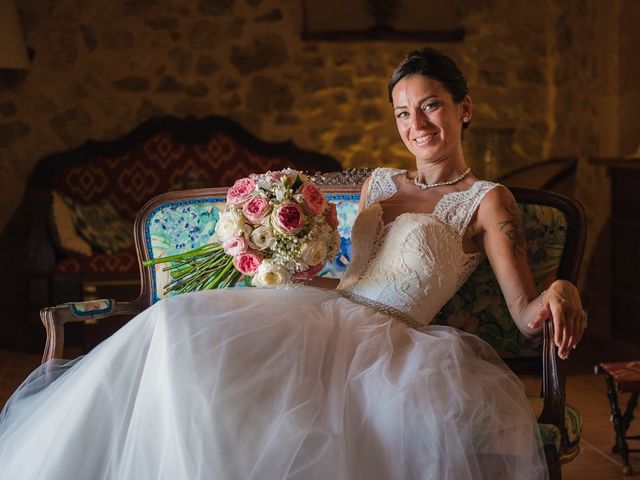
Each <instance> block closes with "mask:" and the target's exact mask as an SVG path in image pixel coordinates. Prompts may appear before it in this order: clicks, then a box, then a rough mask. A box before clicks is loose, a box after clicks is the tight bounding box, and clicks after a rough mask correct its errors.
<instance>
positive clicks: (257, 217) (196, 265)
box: [145, 169, 340, 293]
mask: <svg viewBox="0 0 640 480" xmlns="http://www.w3.org/2000/svg"><path fill="white" fill-rule="evenodd" d="M337 227H338V217H337V212H336V207H335V205H334V204H332V203H330V202H327V199H326V198H325V196H324V195H323V194H322V192H321V191H320V189H319V188H318V187H317V186H316V185H315V184H314V183H313V182H312V181H311V180H310V179H309V177H307V176H306V175H304V174H303V173H302V172H299V171H296V170H292V169H285V170H282V171H278V172H267V173H264V174H260V175H256V174H252V175H250V176H249V177H246V178H241V179H240V180H237V181H236V182H235V184H234V185H233V186H232V187H231V188H229V190H228V191H227V204H226V208H225V210H224V212H223V213H222V214H221V215H220V218H219V219H218V222H217V224H216V228H215V234H214V236H213V238H212V241H213V243H210V244H207V245H204V246H202V247H199V248H196V249H195V250H191V251H189V252H184V253H180V254H178V255H173V256H170V257H164V258H158V259H154V260H150V261H148V262H145V265H151V264H157V263H169V264H170V265H169V266H168V267H166V270H168V271H169V273H170V275H171V279H172V280H171V282H170V283H169V284H168V285H166V286H165V291H166V293H169V292H174V293H185V292H191V291H197V290H205V289H211V288H224V287H228V286H233V285H235V284H236V283H237V282H238V281H239V280H241V279H244V282H245V284H247V285H253V286H257V287H271V286H276V285H282V284H286V283H291V282H295V281H302V280H306V279H310V278H312V277H313V276H314V275H315V274H316V273H318V272H320V270H322V268H323V266H324V264H325V263H326V262H327V261H328V260H331V259H333V258H334V257H335V256H336V255H337V253H338V252H339V249H340V235H339V234H338V232H337Z"/></svg>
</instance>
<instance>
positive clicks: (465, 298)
mask: <svg viewBox="0 0 640 480" xmlns="http://www.w3.org/2000/svg"><path fill="white" fill-rule="evenodd" d="M519 207H520V210H521V212H522V215H523V220H524V223H525V227H526V231H527V238H528V242H527V253H528V257H529V263H530V265H532V269H533V276H534V280H535V281H536V284H537V285H538V287H539V288H540V289H542V288H546V286H548V285H549V284H550V283H551V282H552V281H553V280H554V279H555V277H556V273H557V270H558V266H559V264H560V259H561V257H562V250H563V245H564V240H565V236H566V231H567V228H566V227H567V225H566V221H565V218H564V215H563V214H562V212H560V211H559V210H557V209H555V208H553V207H546V206H541V205H529V204H520V205H519ZM434 322H435V323H436V324H440V325H450V326H453V327H456V328H460V329H462V330H465V331H468V332H470V333H474V334H476V335H478V336H479V337H480V338H482V339H484V340H485V341H487V342H488V343H489V344H490V345H491V346H493V347H494V348H495V349H496V350H497V351H498V353H499V354H500V355H501V356H502V357H537V356H539V355H540V344H539V341H531V340H528V339H527V338H525V337H524V336H523V335H522V334H521V333H520V331H519V330H518V327H516V325H515V323H514V322H513V320H512V319H511V315H510V314H509V310H508V309H507V305H506V303H505V301H504V298H503V296H502V293H501V291H500V286H499V285H498V282H497V281H496V279H495V277H494V275H493V272H492V270H491V265H489V262H488V261H487V260H484V261H483V262H482V263H481V264H480V266H479V267H478V269H477V270H476V271H475V272H474V273H473V274H472V275H471V277H469V279H468V280H467V281H466V282H465V284H464V285H463V286H462V288H461V289H460V290H459V291H458V292H457V293H456V295H455V296H454V297H453V298H452V299H451V300H450V301H449V302H448V303H447V304H446V305H445V306H444V307H443V309H442V310H441V311H440V313H439V314H438V315H437V316H436V319H435V321H434Z"/></svg>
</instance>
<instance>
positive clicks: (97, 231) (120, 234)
mask: <svg viewBox="0 0 640 480" xmlns="http://www.w3.org/2000/svg"><path fill="white" fill-rule="evenodd" d="M61 197H62V199H63V200H64V202H65V203H66V204H67V206H68V207H69V209H70V210H71V212H72V214H73V223H74V226H75V229H76V232H77V233H78V234H79V235H80V236H81V237H82V238H84V239H85V240H86V241H87V242H88V243H89V244H90V245H91V246H92V247H93V248H95V249H96V250H98V251H102V252H105V253H108V254H113V253H115V252H118V251H120V250H125V249H127V248H129V247H131V246H133V223H132V222H128V221H126V220H124V219H123V218H122V217H121V216H120V214H119V213H118V212H117V211H116V209H115V208H114V206H113V205H112V204H111V203H109V201H107V200H103V201H100V202H97V203H89V204H84V203H80V202H76V201H75V200H73V199H71V198H69V197H66V196H64V195H61Z"/></svg>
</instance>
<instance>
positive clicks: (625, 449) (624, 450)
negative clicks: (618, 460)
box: [605, 374, 637, 475]
mask: <svg viewBox="0 0 640 480" xmlns="http://www.w3.org/2000/svg"><path fill="white" fill-rule="evenodd" d="M605 377H606V379H607V395H608V396H609V403H610V404H611V422H612V423H613V429H614V431H615V433H616V443H615V445H614V446H613V447H612V448H611V451H612V452H613V453H617V454H620V456H621V457H622V463H623V466H622V473H623V475H631V474H632V473H633V469H632V468H631V464H630V463H629V446H628V445H627V440H626V431H627V428H629V425H628V424H625V423H626V422H625V417H627V418H628V419H629V420H628V421H629V423H630V422H631V419H632V418H633V414H632V412H629V406H630V405H627V411H626V412H625V417H623V416H622V413H621V411H620V405H619V404H618V394H617V392H616V386H615V383H614V381H613V377H612V376H611V375H609V374H605ZM636 397H637V396H636ZM632 399H633V397H632ZM636 402H637V398H636ZM630 403H631V399H630Z"/></svg>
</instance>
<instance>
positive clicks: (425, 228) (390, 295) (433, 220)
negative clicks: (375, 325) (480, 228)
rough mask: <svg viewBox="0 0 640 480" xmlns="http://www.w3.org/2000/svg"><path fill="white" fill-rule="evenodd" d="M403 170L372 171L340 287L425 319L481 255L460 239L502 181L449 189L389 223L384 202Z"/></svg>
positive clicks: (422, 321) (421, 320)
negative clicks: (424, 208)
mask: <svg viewBox="0 0 640 480" xmlns="http://www.w3.org/2000/svg"><path fill="white" fill-rule="evenodd" d="M405 172H406V170H399V169H392V168H378V169H376V170H374V171H373V173H372V175H371V179H370V181H369V188H368V191H367V193H366V198H365V208H364V209H363V210H362V211H361V212H360V214H359V215H358V217H357V218H356V221H355V222H354V225H353V228H352V231H351V234H352V236H351V241H352V257H351V264H350V265H349V268H348V269H347V271H346V272H345V274H344V276H343V278H342V280H341V282H340V285H339V286H338V288H339V289H341V290H343V291H345V292H347V293H348V294H350V295H352V296H355V297H359V298H362V299H365V300H370V301H373V302H376V303H379V304H384V305H387V306H389V307H392V308H394V309H396V310H398V311H400V312H402V313H403V314H406V315H408V316H409V317H411V318H412V319H414V320H415V321H416V322H417V323H419V324H421V325H427V324H429V323H431V321H432V320H433V317H434V316H435V314H436V313H438V311H439V310H440V309H441V308H442V307H443V306H444V304H445V303H446V302H447V301H448V300H449V299H450V298H451V297H452V296H453V295H454V294H455V292H456V291H457V290H458V289H459V288H460V287H461V286H462V284H463V283H464V281H465V280H466V279H467V278H468V277H469V275H470V274H471V272H473V270H475V268H476V267H477V266H478V264H479V263H480V261H481V260H482V258H483V256H482V254H481V253H472V254H469V253H465V252H464V250H463V246H462V239H463V236H464V233H465V231H466V228H467V226H468V224H469V222H470V221H471V218H472V217H473V214H474V213H475V211H476V209H477V208H478V205H479V204H480V201H481V200H482V198H483V197H484V195H485V194H486V193H487V192H488V191H489V190H491V189H492V188H494V187H495V186H497V185H498V184H496V183H492V182H486V181H477V182H476V183H474V184H473V186H472V187H471V188H470V189H468V190H464V191H460V192H451V193H448V194H445V195H444V196H443V197H442V198H441V199H440V200H439V201H438V203H437V204H436V207H435V209H434V211H433V212H432V213H403V214H400V215H399V216H398V217H397V218H396V219H395V220H393V221H392V222H390V223H388V224H386V225H385V224H384V223H383V220H382V206H381V205H380V202H381V201H383V200H386V199H388V198H390V197H392V196H393V195H394V194H395V193H396V191H397V189H396V186H395V183H394V182H393V176H394V175H398V174H404V173H405Z"/></svg>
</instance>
